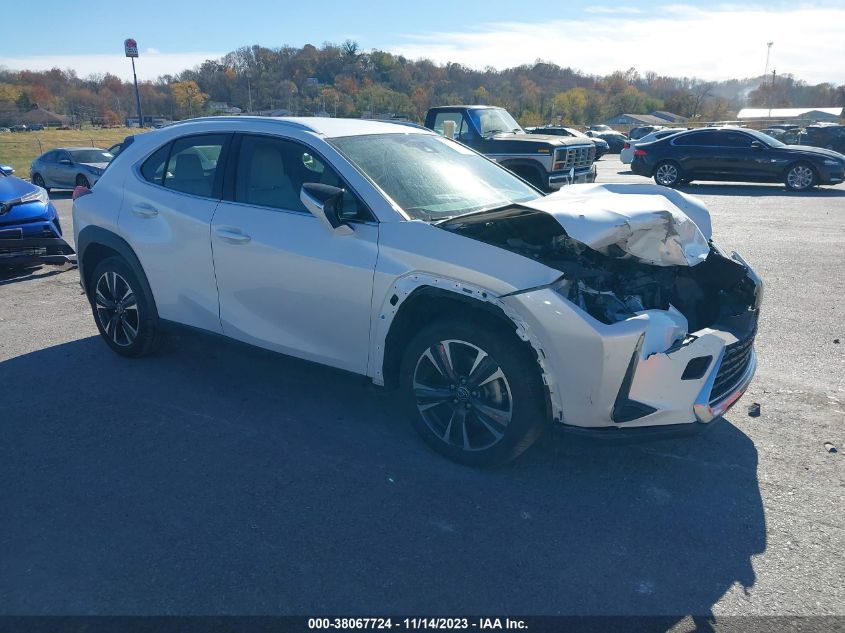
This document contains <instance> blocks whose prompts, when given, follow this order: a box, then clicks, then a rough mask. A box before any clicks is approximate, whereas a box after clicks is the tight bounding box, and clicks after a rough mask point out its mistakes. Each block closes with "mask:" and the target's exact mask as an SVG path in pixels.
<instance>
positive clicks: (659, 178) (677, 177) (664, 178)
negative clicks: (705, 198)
mask: <svg viewBox="0 0 845 633" xmlns="http://www.w3.org/2000/svg"><path fill="white" fill-rule="evenodd" d="M654 182H656V183H657V184H658V185H663V186H664V187H677V186H678V185H679V184H680V182H681V169H680V167H678V165H677V163H673V162H671V161H666V162H664V163H660V164H659V165H658V166H657V168H656V169H655V170H654Z"/></svg>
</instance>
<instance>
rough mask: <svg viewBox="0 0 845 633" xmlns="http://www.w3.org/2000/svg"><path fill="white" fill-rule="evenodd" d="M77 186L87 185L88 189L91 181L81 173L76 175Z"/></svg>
mask: <svg viewBox="0 0 845 633" xmlns="http://www.w3.org/2000/svg"><path fill="white" fill-rule="evenodd" d="M76 186H77V187H85V188H86V189H90V188H91V183H90V181H89V180H88V178H86V177H85V176H84V175H83V174H79V175H78V176H77V177H76Z"/></svg>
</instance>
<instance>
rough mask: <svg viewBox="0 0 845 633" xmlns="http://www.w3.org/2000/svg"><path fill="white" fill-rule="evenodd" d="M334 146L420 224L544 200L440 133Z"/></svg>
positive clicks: (342, 141)
mask: <svg viewBox="0 0 845 633" xmlns="http://www.w3.org/2000/svg"><path fill="white" fill-rule="evenodd" d="M330 142H331V143H332V145H334V146H335V147H336V148H337V150H338V151H340V152H341V153H342V154H343V155H344V156H345V157H346V158H347V159H348V160H349V161H350V162H351V163H352V164H353V165H355V167H357V168H358V170H359V171H360V172H361V173H363V174H364V175H365V176H366V177H368V178H369V179H370V180H372V181H373V182H374V183H375V184H376V185H378V186H379V187H380V188H381V189H382V191H384V192H385V193H386V194H387V195H388V196H390V197H391V198H392V199H393V201H394V202H395V203H396V204H398V205H399V206H400V207H401V208H402V209H403V210H404V211H405V213H407V214H408V215H409V216H410V217H411V218H412V219H415V220H444V219H446V218H451V217H455V216H456V215H463V214H464V213H472V212H473V211H482V210H486V209H493V208H498V207H502V206H506V205H509V204H513V203H517V202H525V201H528V200H534V199H535V198H539V197H540V194H539V193H538V192H537V191H536V190H535V189H533V188H532V187H530V186H529V185H527V184H525V183H524V182H522V181H521V180H520V179H519V178H517V177H516V176H514V175H513V174H512V173H511V172H509V171H507V170H506V169H504V168H502V167H499V166H498V165H496V164H495V163H493V162H491V161H489V160H487V159H486V158H483V157H482V156H479V155H478V154H476V153H475V152H473V151H472V150H470V149H467V148H466V147H464V146H463V145H461V144H459V143H455V142H454V141H450V140H447V139H445V138H443V137H441V136H436V135H434V134H372V135H366V136H347V137H341V138H335V139H331V140H330Z"/></svg>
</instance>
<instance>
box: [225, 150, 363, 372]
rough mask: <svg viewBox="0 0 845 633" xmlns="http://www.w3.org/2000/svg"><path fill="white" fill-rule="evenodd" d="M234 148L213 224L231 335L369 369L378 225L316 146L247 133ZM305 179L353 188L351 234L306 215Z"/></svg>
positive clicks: (348, 202) (347, 202) (348, 208)
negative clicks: (302, 191) (302, 197)
mask: <svg viewBox="0 0 845 633" xmlns="http://www.w3.org/2000/svg"><path fill="white" fill-rule="evenodd" d="M238 146H239V148H238ZM233 151H237V152H238V153H237V155H236V156H235V157H234V160H232V161H230V165H231V166H232V167H231V176H232V177H233V183H232V185H231V186H228V185H227V194H226V197H227V200H223V201H221V203H220V204H219V206H218V207H217V210H216V212H215V214H214V218H213V220H212V223H211V243H212V249H213V251H214V269H215V273H216V275H217V287H218V290H219V295H220V320H221V323H222V327H223V332H224V333H225V334H226V335H227V336H231V337H233V338H236V339H239V340H242V341H246V342H248V343H252V344H256V345H260V346H262V347H266V348H269V349H273V350H276V351H280V352H283V353H286V354H291V355H293V356H298V357H300V358H305V359H308V360H313V361H316V362H320V363H323V364H326V365H332V366H334V367H339V368H342V369H346V370H349V371H353V372H357V373H361V374H363V373H365V372H366V369H367V356H368V349H369V330H370V306H371V302H372V290H373V271H374V269H375V265H376V257H377V254H378V224H377V223H376V222H375V221H374V220H373V219H372V215H371V214H370V212H369V210H368V209H367V208H366V207H365V206H364V205H363V203H361V202H360V200H359V198H358V197H357V196H355V194H354V193H352V192H351V191H350V190H349V188H348V187H347V186H346V185H345V184H344V183H343V182H341V180H340V178H339V177H338V176H337V175H336V173H335V172H334V170H332V169H331V168H330V167H329V166H328V165H326V163H325V161H324V160H323V159H321V158H319V157H318V156H317V153H316V152H315V151H314V150H313V149H312V148H310V147H308V146H306V145H304V144H302V143H300V142H298V141H293V140H288V139H282V138H279V137H275V136H260V135H243V136H240V137H239V138H238V139H237V140H236V142H235V149H234V150H233ZM227 177H228V176H227ZM305 182H321V183H324V184H331V185H334V186H340V187H343V188H345V189H347V193H346V194H345V195H344V205H343V208H344V217H345V218H346V219H347V220H349V222H350V225H351V226H353V228H354V230H353V232H352V233H351V234H349V235H340V234H338V233H334V232H332V231H331V230H329V229H328V228H327V227H326V226H325V225H324V224H323V223H322V222H320V221H319V220H318V219H317V218H316V217H314V216H313V215H312V214H311V213H309V212H308V211H307V210H306V209H305V207H304V206H303V205H302V203H301V202H300V199H299V195H300V189H301V187H302V184H303V183H305Z"/></svg>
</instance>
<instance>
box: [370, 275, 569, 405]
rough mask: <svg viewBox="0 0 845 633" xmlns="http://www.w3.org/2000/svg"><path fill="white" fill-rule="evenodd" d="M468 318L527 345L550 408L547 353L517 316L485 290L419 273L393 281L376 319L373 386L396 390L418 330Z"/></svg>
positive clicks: (373, 345)
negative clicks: (446, 320) (442, 319)
mask: <svg viewBox="0 0 845 633" xmlns="http://www.w3.org/2000/svg"><path fill="white" fill-rule="evenodd" d="M467 314H469V315H471V317H472V318H473V319H476V320H483V321H485V322H486V323H489V324H490V325H491V326H493V327H495V328H500V330H501V332H502V333H503V334H504V335H506V336H514V337H516V338H517V340H519V341H521V342H522V343H524V344H525V345H527V346H528V347H529V349H530V350H531V352H532V354H533V355H534V357H535V359H536V362H537V365H538V369H539V372H540V378H541V380H542V382H543V384H544V386H545V387H546V398H547V405H548V406H551V403H552V402H554V401H555V400H554V399H553V398H552V397H551V393H550V390H551V389H552V385H553V384H554V383H553V381H552V380H551V377H550V376H549V374H548V370H547V367H546V362H545V358H546V356H545V352H543V350H542V348H541V346H540V343H539V341H538V339H537V338H536V337H535V336H534V334H533V333H532V332H531V331H530V328H529V326H528V325H527V324H526V323H525V322H524V321H523V320H522V319H521V318H520V317H519V315H518V314H516V313H514V312H513V311H512V310H511V309H510V308H508V307H507V306H506V305H505V304H504V303H502V302H500V301H499V300H498V298H497V296H496V295H495V294H494V293H491V292H489V291H487V290H485V289H482V288H478V287H475V286H472V285H470V284H465V283H463V282H460V281H457V280H452V279H443V278H441V277H434V276H431V275H423V274H420V273H414V274H412V275H407V276H405V277H402V278H400V279H399V280H397V281H396V283H394V285H393V287H392V288H391V290H390V291H389V292H388V293H387V295H386V297H385V301H384V305H383V306H382V308H381V311H380V313H379V314H378V316H377V318H376V319H375V320H374V322H375V323H376V324H377V326H376V327H375V328H374V331H373V335H374V336H373V339H374V340H373V342H372V345H371V367H372V370H371V372H370V373H371V375H372V378H373V382H374V383H376V384H378V385H384V386H385V387H387V388H395V387H396V386H397V385H398V383H399V369H400V365H401V362H402V352H403V350H404V349H405V346H406V344H407V343H408V342H409V341H410V339H411V338H412V337H413V336H414V335H415V334H416V333H417V332H418V331H419V329H420V328H421V327H423V326H424V325H426V324H428V323H430V322H431V321H432V320H433V319H434V318H437V317H442V316H450V315H451V316H455V315H459V316H461V317H464V316H466V315H467ZM554 408H555V411H554V415H555V417H556V418H559V417H560V412H559V411H557V407H554Z"/></svg>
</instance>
